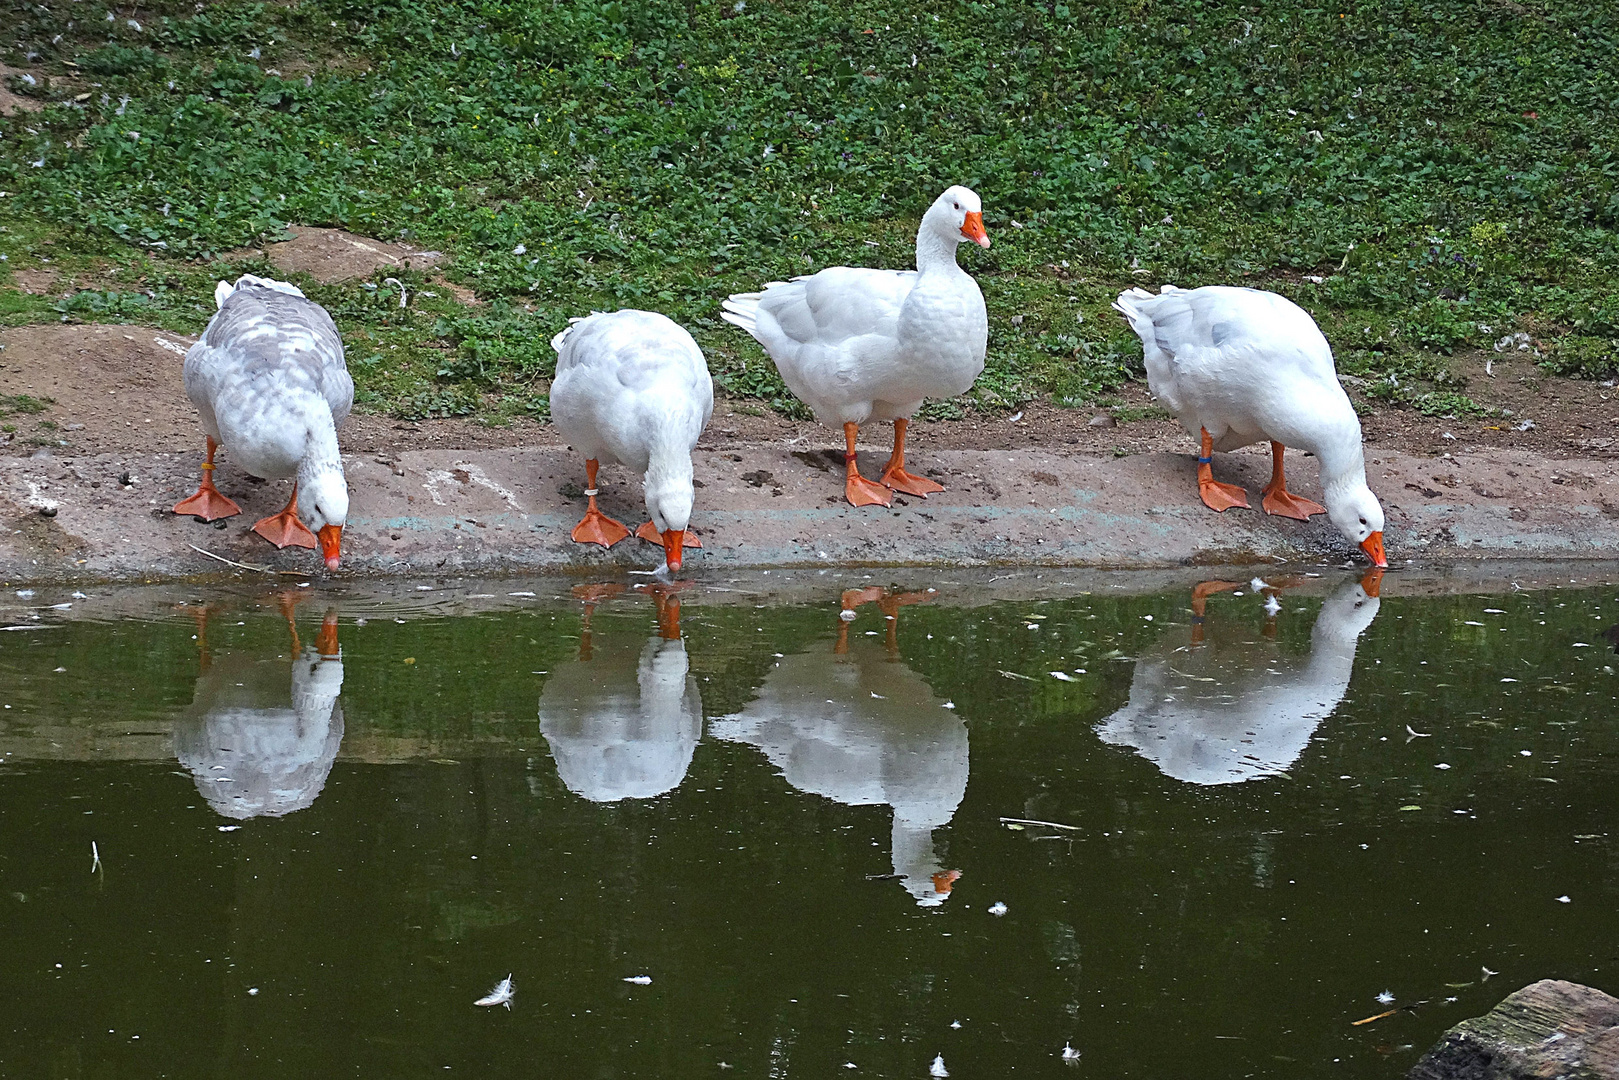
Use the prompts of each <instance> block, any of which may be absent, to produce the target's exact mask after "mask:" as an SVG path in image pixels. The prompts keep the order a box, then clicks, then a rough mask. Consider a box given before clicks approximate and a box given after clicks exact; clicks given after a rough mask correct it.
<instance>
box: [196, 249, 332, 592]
mask: <svg viewBox="0 0 1619 1080" xmlns="http://www.w3.org/2000/svg"><path fill="white" fill-rule="evenodd" d="M214 300H215V302H216V303H217V304H218V305H219V311H218V312H217V313H216V314H215V315H214V317H213V319H212V320H210V321H209V323H208V328H207V329H206V330H205V331H203V335H202V338H201V340H199V341H198V342H197V343H196V344H195V345H193V346H192V347H191V349H190V351H188V352H187V353H186V362H185V389H186V396H187V397H189V398H190V399H191V402H192V404H193V405H195V406H196V407H197V413H198V416H199V417H200V418H201V420H202V428H203V431H204V432H205V433H206V434H207V436H208V459H207V463H206V464H205V465H204V466H203V469H204V473H203V480H202V484H201V486H200V488H199V489H198V491H197V493H196V494H195V495H193V496H192V497H191V498H189V499H185V500H183V501H181V502H180V503H177V504H176V505H175V507H174V512H175V513H177V514H192V515H195V516H197V517H199V518H201V519H202V520H204V521H212V520H214V519H215V518H220V517H229V516H231V515H232V514H238V513H240V512H241V509H240V507H238V506H237V505H236V504H235V503H234V502H232V501H231V500H229V499H227V498H225V497H224V496H223V495H221V494H219V492H218V490H217V489H215V488H214V486H213V480H212V475H211V473H212V469H213V456H214V447H215V444H216V443H217V444H218V445H222V446H224V447H225V448H226V449H227V450H228V451H229V452H230V453H231V455H232V456H233V457H234V458H236V460H237V461H238V462H239V463H240V464H241V466H242V468H244V469H246V470H247V471H248V472H250V473H252V474H253V475H255V476H263V477H269V478H272V479H282V478H286V477H294V478H296V482H295V483H294V485H293V492H292V498H291V499H290V500H289V501H288V503H287V507H286V509H285V510H283V511H282V512H281V513H280V514H276V515H272V516H271V517H268V518H265V519H264V520H262V521H260V522H259V523H258V524H256V525H255V526H254V531H255V532H258V533H259V534H260V535H261V536H263V537H264V538H265V539H267V540H269V541H270V542H271V543H273V544H275V545H276V546H277V547H287V546H289V545H293V546H298V547H310V548H312V547H315V546H316V534H318V535H319V542H320V546H321V547H322V548H323V550H324V554H325V557H326V565H327V566H328V567H331V568H333V569H335V568H336V566H337V564H338V558H339V554H340V545H341V537H342V530H343V525H344V522H345V521H346V520H347V518H348V507H349V497H348V484H347V482H346V481H345V479H344V476H343V461H342V458H341V457H340V456H339V454H338V449H337V425H338V424H340V423H342V422H343V420H344V419H345V418H347V416H348V414H349V410H350V408H352V406H353V404H354V381H353V380H352V379H351V378H349V373H348V368H347V366H346V365H345V363H344V359H343V342H342V339H341V338H340V337H339V335H338V332H337V327H336V325H334V324H333V322H332V319H331V316H329V315H328V314H327V313H326V309H324V308H322V307H321V306H320V305H319V304H316V303H314V302H313V301H311V300H309V299H307V298H305V297H304V294H303V293H302V292H300V291H299V290H298V288H297V287H296V286H294V285H289V284H287V283H286V282H284V281H272V280H269V279H267V278H259V277H254V276H253V275H251V274H244V275H243V276H242V277H240V278H238V279H237V281H236V283H235V284H234V285H232V284H230V283H228V282H224V281H221V282H220V283H219V285H218V287H217V288H216V289H215V290H214ZM300 510H301V511H302V512H303V516H304V517H305V518H307V519H308V522H309V525H310V526H312V527H313V528H312V529H311V528H310V527H306V526H305V525H304V524H303V523H302V522H301V521H299V519H298V512H299V511H300Z"/></svg>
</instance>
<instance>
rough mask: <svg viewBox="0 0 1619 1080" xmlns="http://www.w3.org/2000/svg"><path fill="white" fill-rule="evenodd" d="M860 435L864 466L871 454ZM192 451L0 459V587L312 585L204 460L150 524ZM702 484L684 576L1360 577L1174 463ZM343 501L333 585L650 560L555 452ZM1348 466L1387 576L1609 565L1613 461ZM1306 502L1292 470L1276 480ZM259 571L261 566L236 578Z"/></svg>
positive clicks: (741, 474) (1229, 462)
mask: <svg viewBox="0 0 1619 1080" xmlns="http://www.w3.org/2000/svg"><path fill="white" fill-rule="evenodd" d="M883 449H884V448H882V447H881V446H879V445H871V446H867V445H865V444H862V447H861V452H862V458H863V460H865V461H866V463H867V464H868V465H870V466H875V465H877V464H878V462H879V461H880V459H881V458H882V457H884V456H885V454H884V453H883ZM198 461H199V455H197V454H194V453H172V454H164V453H134V452H129V453H108V454H98V455H94V456H84V457H77V456H76V457H57V456H55V455H54V454H52V453H51V452H50V451H49V450H41V451H40V452H39V453H37V454H36V455H35V456H33V457H28V458H11V459H0V513H3V516H4V519H5V521H6V528H5V530H4V535H3V536H0V581H3V582H6V583H13V584H16V583H34V582H59V583H71V582H107V581H122V582H153V581H165V580H187V579H192V578H197V577H217V576H220V575H222V574H223V575H225V576H227V577H230V576H238V575H244V574H246V575H248V576H253V574H252V572H249V571H244V570H239V569H236V568H233V567H231V566H229V565H227V564H226V563H224V562H220V561H219V560H218V559H215V558H211V557H210V556H209V555H206V554H203V553H202V552H199V551H198V550H196V549H197V548H201V549H203V550H204V551H206V552H209V553H212V555H214V556H218V557H219V558H220V559H228V560H233V561H235V562H238V563H243V564H247V565H249V566H254V567H263V568H266V569H268V570H275V571H291V572H301V573H304V574H307V575H308V576H309V577H311V578H317V579H318V578H322V577H324V576H325V571H324V570H323V569H322V568H321V567H320V566H319V560H318V559H317V558H316V557H315V556H314V554H313V553H311V552H308V551H302V550H298V549H289V550H286V551H279V552H278V551H276V550H274V549H273V548H271V547H270V546H269V545H268V544H266V543H265V542H264V541H262V540H261V539H260V538H259V537H257V536H256V535H254V534H253V533H252V532H251V531H250V530H251V526H252V523H253V522H254V521H256V520H257V519H258V518H260V517H262V516H265V515H267V514H270V513H273V512H275V511H276V510H279V509H280V508H281V507H282V506H283V505H284V504H285V502H286V499H287V494H288V491H289V487H288V485H287V484H286V482H281V481H276V482H262V481H260V482H254V481H253V480H251V479H250V478H249V477H247V476H246V475H244V474H243V473H242V472H241V470H240V469H238V468H236V467H235V466H234V465H233V464H232V463H231V462H229V460H228V459H225V460H222V461H221V463H220V468H219V471H218V473H217V479H218V483H219V486H220V488H221V489H222V490H224V491H225V492H227V493H228V494H230V495H231V496H232V497H233V498H235V499H236V500H237V501H238V502H239V503H240V504H241V506H242V510H243V513H242V514H241V516H239V517H235V518H231V519H229V520H227V521H224V522H216V523H214V524H213V525H205V524H203V523H200V522H197V521H195V520H193V519H191V518H181V517H176V516H175V515H174V514H173V513H171V512H170V510H169V507H171V506H172V505H173V504H174V503H175V501H177V500H178V499H180V498H182V497H184V496H185V495H187V494H189V493H190V492H191V491H192V490H193V489H194V487H195V484H196V478H197V475H198V474H197V464H198ZM694 464H695V472H696V478H697V480H698V482H699V483H700V484H701V485H702V487H701V488H700V489H699V490H698V493H697V505H696V508H695V510H694V513H693V518H692V526H693V528H694V530H695V531H696V532H697V534H698V535H699V536H700V537H701V539H702V543H703V548H702V550H701V552H693V553H691V554H690V555H688V557H687V563H686V567H687V574H688V575H689V576H695V577H697V578H702V577H707V576H712V575H714V574H717V573H724V572H729V571H733V570H740V569H757V568H767V567H774V568H786V567H800V568H802V567H834V566H894V567H899V566H948V567H995V566H1001V567H1011V566H1046V567H1057V566H1071V567H1112V568H1134V569H1145V568H1166V567H1176V566H1188V565H1215V564H1263V563H1282V562H1285V563H1297V564H1317V565H1319V564H1332V565H1346V564H1357V563H1359V562H1362V561H1363V560H1362V558H1361V556H1360V555H1359V553H1358V552H1355V551H1354V550H1353V549H1352V548H1351V547H1350V545H1349V544H1348V542H1347V541H1346V540H1345V539H1344V538H1343V537H1341V536H1340V535H1338V533H1337V532H1336V531H1335V530H1334V529H1333V528H1332V527H1331V525H1330V524H1329V523H1328V522H1327V521H1326V520H1325V518H1324V517H1317V518H1315V519H1313V520H1312V521H1311V522H1309V523H1308V524H1305V523H1300V522H1295V521H1291V520H1287V519H1281V518H1273V517H1270V516H1268V515H1265V514H1263V513H1260V512H1257V511H1239V510H1233V511H1228V512H1227V513H1225V514H1215V513H1212V512H1210V511H1209V510H1207V509H1205V508H1204V507H1203V506H1202V505H1201V503H1199V502H1198V501H1197V500H1196V494H1195V487H1194V484H1193V482H1192V461H1191V458H1190V457H1189V456H1188V455H1185V454H1174V453H1168V452H1156V453H1144V454H1133V455H1129V456H1126V457H1117V458H1115V457H1101V456H1097V455H1083V454H1068V453H1061V452H1054V451H1044V450H1028V449H1026V450H1012V451H1006V450H943V449H941V450H935V451H932V452H930V453H929V454H928V455H927V457H926V459H925V460H924V461H921V462H919V464H920V465H922V466H923V467H924V468H926V469H927V470H929V471H930V473H931V474H932V475H934V476H935V477H936V478H938V479H940V480H941V481H942V482H943V483H944V484H946V486H947V490H946V491H945V492H944V493H942V494H939V495H935V496H933V497H932V498H929V499H926V500H923V499H912V498H905V497H901V498H898V499H896V500H895V504H894V506H893V507H891V508H888V509H883V508H881V507H865V508H860V509H856V508H854V507H850V506H848V505H847V504H846V503H845V502H844V501H843V500H842V498H841V490H842V484H841V469H839V468H838V467H837V466H836V465H835V464H834V463H833V462H831V461H830V460H829V459H828V458H827V457H826V455H825V454H824V452H823V451H822V449H821V448H820V447H819V446H816V445H813V444H812V445H811V448H809V449H804V448H801V447H798V446H794V445H791V444H790V443H786V444H784V443H768V444H756V443H744V442H728V441H717V442H712V443H705V444H704V445H702V446H700V447H699V449H698V450H697V452H696V454H695V455H694ZM344 465H345V468H346V469H347V471H348V477H349V484H350V489H351V495H352V504H351V510H350V516H349V525H348V528H347V530H346V532H345V535H344V559H343V567H342V569H341V570H339V571H338V572H337V574H336V575H335V576H337V577H339V578H351V577H385V576H411V575H424V574H457V575H470V574H477V575H486V576H501V575H513V574H534V573H564V574H591V573H599V572H602V571H604V570H609V569H616V570H619V571H623V570H630V569H651V568H653V567H654V566H656V565H657V563H658V562H659V561H660V555H661V552H660V551H659V549H658V548H656V547H655V546H653V545H651V544H647V543H644V542H642V541H640V540H636V539H634V538H632V539H630V540H626V541H624V542H621V543H620V544H618V545H617V546H615V547H614V548H612V549H611V550H603V549H601V548H599V547H594V546H582V545H577V544H574V543H572V542H571V541H570V540H569V538H568V533H569V531H570V530H571V528H572V527H573V525H574V524H575V523H576V522H577V521H578V519H579V517H580V514H581V512H582V510H583V499H582V497H581V496H580V494H579V492H578V488H579V478H578V477H577V476H576V475H575V473H576V472H578V471H579V470H578V462H577V461H576V460H575V455H573V454H571V453H570V452H569V451H568V450H567V449H566V448H564V447H560V446H549V447H532V448H497V449H482V450H439V449H427V450H415V451H406V452H402V453H396V454H375V453H352V454H347V455H345V459H344ZM1215 468H1216V471H1217V473H1218V474H1219V475H1221V476H1223V477H1224V478H1226V479H1229V480H1232V481H1235V482H1239V483H1242V484H1244V485H1245V486H1246V487H1247V488H1248V490H1249V492H1250V495H1251V496H1252V497H1253V501H1254V502H1255V503H1256V504H1257V501H1258V500H1257V492H1258V490H1259V488H1260V487H1261V486H1262V485H1263V484H1264V483H1265V481H1266V480H1267V479H1268V478H1269V468H1270V463H1269V456H1268V454H1267V453H1264V452H1261V451H1259V450H1257V449H1252V450H1245V451H1239V452H1237V453H1233V454H1222V455H1218V456H1217V459H1216V465H1215ZM1367 472H1368V478H1369V480H1370V483H1371V486H1372V488H1373V490H1374V491H1376V492H1377V493H1378V495H1379V496H1380V497H1381V498H1382V500H1383V503H1384V507H1385V509H1386V511H1387V514H1388V526H1387V546H1388V551H1389V557H1390V561H1391V564H1392V565H1394V566H1414V565H1422V564H1429V563H1434V562H1443V561H1454V560H1469V559H1500V558H1511V559H1525V558H1527V559H1557V560H1570V559H1571V560H1590V559H1614V558H1619V463H1616V462H1614V461H1609V460H1594V459H1579V458H1570V459H1562V460H1547V459H1545V458H1543V457H1541V456H1540V455H1538V454H1535V453H1532V452H1526V451H1511V450H1503V449H1490V450H1487V451H1484V450H1480V451H1474V452H1462V453H1457V454H1455V455H1448V456H1444V457H1439V458H1429V457H1418V456H1413V455H1409V454H1405V453H1402V452H1399V451H1395V450H1380V449H1371V450H1369V452H1368V458H1367ZM1293 476H1294V477H1295V479H1294V481H1293V486H1294V488H1295V490H1297V491H1298V492H1299V493H1300V494H1303V495H1306V496H1309V497H1315V498H1319V497H1320V494H1319V483H1318V480H1317V477H1316V475H1315V468H1314V462H1313V461H1308V460H1306V461H1303V462H1301V463H1300V464H1299V466H1298V467H1297V468H1296V469H1295V470H1294V471H1293ZM601 487H602V498H601V502H602V508H603V510H604V511H605V512H606V513H608V514H610V515H613V516H616V517H618V518H620V519H621V520H623V521H624V522H625V523H626V524H628V525H630V526H631V527H634V526H635V525H637V524H639V523H640V522H641V520H643V518H644V514H645V511H644V509H643V508H642V504H641V496H640V484H639V480H638V478H635V477H631V476H629V475H628V474H627V473H626V472H625V471H624V470H621V469H616V468H615V469H604V470H603V472H602V483H601ZM260 576H263V575H260Z"/></svg>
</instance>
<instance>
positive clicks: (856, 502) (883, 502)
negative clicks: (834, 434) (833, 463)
mask: <svg viewBox="0 0 1619 1080" xmlns="http://www.w3.org/2000/svg"><path fill="white" fill-rule="evenodd" d="M859 433H860V425H859V424H853V423H850V424H844V425H843V441H844V443H845V444H846V446H847V449H845V450H844V452H843V461H844V463H845V464H846V465H847V466H848V469H849V474H848V477H847V478H846V479H845V480H844V482H843V497H844V498H846V499H848V500H849V505H850V506H888V505H890V504H892V503H893V501H894V496H893V495H892V494H891V493H890V492H889V490H888V489H887V488H886V487H884V486H883V485H881V484H875V483H872V482H871V481H870V480H867V479H866V478H865V477H864V476H861V475H860V466H859V464H857V463H856V461H855V453H854V439H855V436H856V435H858V434H859Z"/></svg>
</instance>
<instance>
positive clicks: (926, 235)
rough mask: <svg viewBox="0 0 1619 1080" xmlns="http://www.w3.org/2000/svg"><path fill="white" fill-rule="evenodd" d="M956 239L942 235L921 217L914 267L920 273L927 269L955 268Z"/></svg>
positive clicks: (917, 233) (956, 268) (958, 268)
mask: <svg viewBox="0 0 1619 1080" xmlns="http://www.w3.org/2000/svg"><path fill="white" fill-rule="evenodd" d="M957 243H958V241H956V240H953V239H951V238H950V237H948V236H943V235H941V234H940V233H939V231H938V230H937V229H935V228H933V227H932V224H931V223H930V222H929V221H928V220H927V219H926V218H923V219H922V227H921V228H920V229H918V230H917V232H916V268H917V270H919V271H921V272H922V273H924V274H925V273H927V272H928V271H929V270H956V271H959V270H960V269H961V268H960V267H959V266H957V265H956V245H957Z"/></svg>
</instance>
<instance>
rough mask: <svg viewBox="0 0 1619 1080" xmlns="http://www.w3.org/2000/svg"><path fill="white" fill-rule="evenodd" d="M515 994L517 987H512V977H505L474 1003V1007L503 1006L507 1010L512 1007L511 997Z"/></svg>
mask: <svg viewBox="0 0 1619 1080" xmlns="http://www.w3.org/2000/svg"><path fill="white" fill-rule="evenodd" d="M516 993H517V987H515V986H513V985H512V977H511V976H510V975H507V976H506V977H505V978H504V979H502V980H500V981H499V982H498V983H496V984H495V988H494V989H493V990H491V991H489V993H487V994H485V995H484V996H483V997H481V998H479V999H478V1000H477V1001H474V1002H473V1004H474V1005H484V1006H489V1005H504V1006H506V1008H507V1009H510V1008H511V1007H512V995H514V994H516Z"/></svg>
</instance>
